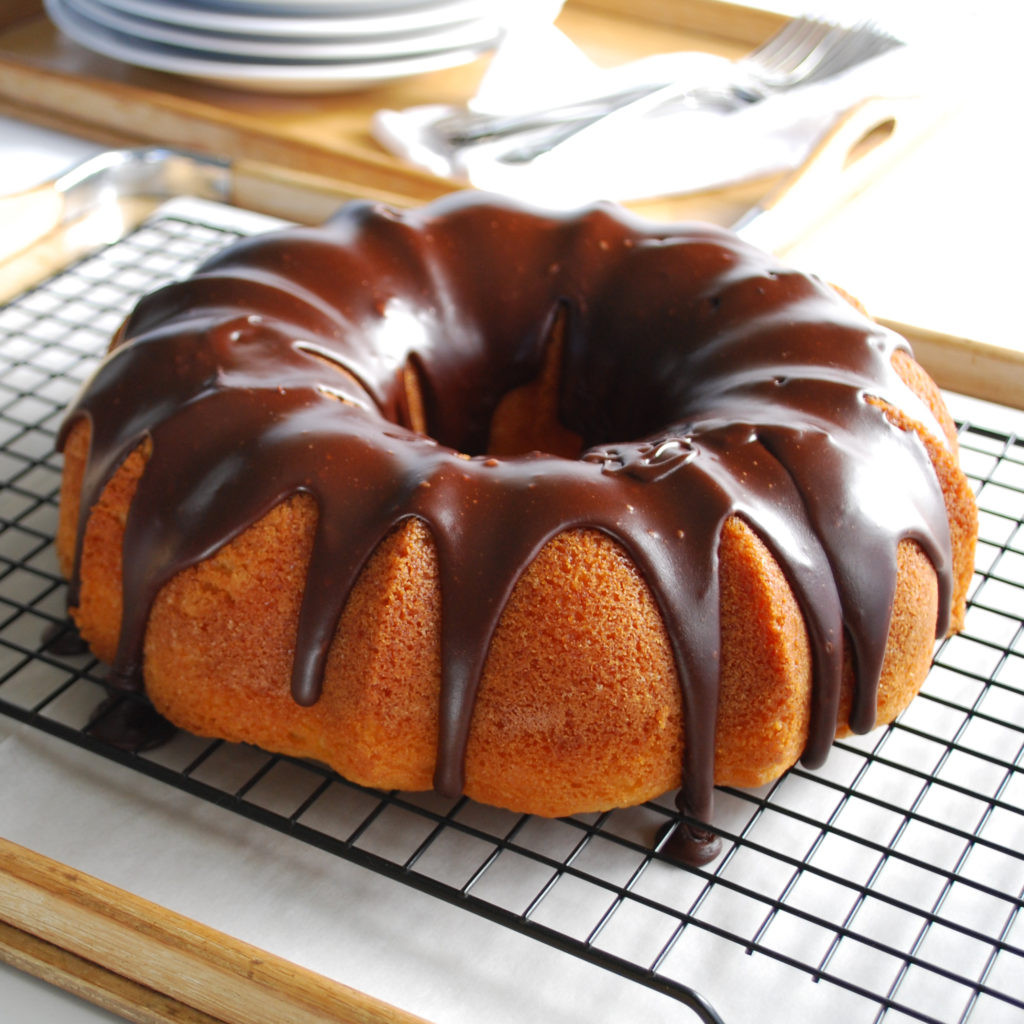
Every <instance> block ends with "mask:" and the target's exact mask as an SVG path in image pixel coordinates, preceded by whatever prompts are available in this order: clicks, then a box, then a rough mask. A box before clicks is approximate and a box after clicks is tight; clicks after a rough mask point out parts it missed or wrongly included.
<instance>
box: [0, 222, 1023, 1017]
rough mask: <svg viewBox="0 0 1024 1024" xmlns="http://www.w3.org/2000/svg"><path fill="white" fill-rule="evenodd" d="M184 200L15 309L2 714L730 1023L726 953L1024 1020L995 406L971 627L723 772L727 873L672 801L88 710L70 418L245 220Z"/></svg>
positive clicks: (1014, 751) (6, 401)
mask: <svg viewBox="0 0 1024 1024" xmlns="http://www.w3.org/2000/svg"><path fill="white" fill-rule="evenodd" d="M172 209H173V207H172V208H168V210H166V211H164V212H162V213H158V214H157V215H156V216H155V217H154V218H152V219H151V220H150V221H149V222H147V223H146V224H144V225H143V226H142V227H141V228H139V229H137V230H135V231H134V232H133V233H131V234H130V235H128V236H127V237H126V238H123V239H121V240H119V241H117V242H115V243H113V244H111V245H109V246H108V247H106V248H104V249H103V250H102V251H100V252H98V253H96V254H93V255H91V256H89V257H87V258H85V259H82V260H81V261H79V262H76V263H75V264H74V265H73V266H71V267H68V268H66V269H64V270H63V271H62V272H60V273H58V274H56V275H55V276H54V277H52V278H51V279H49V280H48V281H46V282H44V283H43V284H41V285H39V286H38V287H35V288H33V289H32V290H30V291H28V292H26V293H24V294H22V295H21V296H19V297H18V298H16V299H15V300H14V301H13V302H11V303H10V304H9V305H8V306H7V307H6V308H4V309H2V310H0V478H2V480H3V490H2V491H0V711H3V712H4V713H5V714H7V715H9V716H11V717H12V718H14V719H17V720H20V721H23V722H28V723H31V724H32V725H34V726H36V727H38V728H39V729H42V730H44V731H46V732H48V733H51V734H55V735H57V736H60V737H62V738H64V739H66V740H69V741H70V742H73V743H75V744H78V745H80V746H83V747H86V748H88V749H90V750H92V751H94V752H95V753H96V754H97V755H102V756H105V757H108V758H111V759H113V760H115V761H119V762H122V763H123V764H126V765H128V766H130V767H131V768H133V769H135V770H137V771H140V772H143V773H145V774H147V775H149V776H152V777H155V778H157V779H159V780H161V781H163V782H165V783H167V784H169V785H171V786H175V787H178V788H179V789H182V790H184V791H186V792H188V793H191V794H194V795H195V796H196V797H200V798H204V799H207V800H211V801H214V802H215V803H217V804H219V805H221V806H222V807H224V808H228V809H230V810H231V811H234V812H236V813H238V814H241V815H244V816H245V817H247V818H250V819H254V820H255V821H257V822H260V823H262V824H263V825H265V826H267V827H269V828H272V829H277V830H279V831H281V832H284V833H287V834H288V835H290V836H292V837H293V838H294V839H295V841H297V842H303V843H310V844H313V845H314V846H316V847H319V848H321V849H323V850H326V851H329V852H331V853H333V854H336V855H337V856H339V857H342V858H345V859H347V860H349V861H352V862H355V863H357V864H360V865H363V866H364V867H366V868H368V869H370V870H372V871H375V872H378V873H380V874H382V875H384V876H387V877H389V878H392V879H395V880H397V881H399V882H401V883H404V884H406V885H409V886H413V887H414V888H416V889H419V890H421V891H423V892H426V893H429V894H431V895H433V896H435V897H437V898H438V899H441V900H444V901H445V902H447V903H450V904H454V905H456V906H460V907H463V908H465V910H466V911H467V912H471V913H474V914H478V915H482V916H483V917H485V918H488V919H490V920H492V921H494V922H497V923H499V924H501V925H503V926H506V927H508V928H510V929H513V930H515V931H518V932H520V933H524V934H526V935H529V936H532V937H533V938H535V939H538V940H540V941H541V942H543V943H547V944H549V945H551V946H554V947H556V948H558V949H560V950H562V951H567V952H569V953H572V954H574V955H576V956H578V957H580V958H582V959H584V960H587V961H590V962H592V963H595V964H598V965H600V966H602V967H604V968H607V969H608V970H610V971H612V972H615V973H616V974H619V975H621V976H623V977H625V978H628V979H632V980H634V981H635V982H637V983H638V984H640V985H644V986H647V987H648V988H651V989H654V990H656V991H659V992H661V993H663V994H664V995H666V996H667V997H669V998H670V999H674V1000H677V1001H678V1002H679V1003H680V1004H682V1006H681V1007H680V1010H679V1012H680V1014H681V1016H680V1019H681V1020H682V1019H702V1020H706V1021H716V1020H719V1016H718V1014H717V1012H716V1010H715V1008H714V1006H713V1005H712V1003H713V1002H714V1000H711V1001H710V1002H709V1001H707V1000H705V999H704V998H703V997H702V996H701V995H699V994H698V992H697V991H695V989H696V988H700V987H702V984H703V982H702V980H701V979H706V978H707V977H708V975H707V973H706V971H705V970H704V969H703V968H702V966H701V965H707V964H709V963H713V964H715V965H716V970H717V971H718V975H719V976H721V975H722V974H723V973H724V974H725V982H724V983H725V984H726V985H746V984H752V983H754V982H752V981H751V980H750V979H756V978H758V977H761V976H762V974H761V972H763V971H764V970H766V969H768V970H771V969H777V970H781V971H784V972H787V973H788V974H789V975H792V978H793V980H792V981H791V984H792V985H801V984H805V985H811V984H818V985H819V986H822V987H831V991H832V992H834V993H835V995H836V998H837V1000H838V999H839V998H840V996H841V997H842V1000H843V1004H842V1005H843V1006H844V1007H850V1006H853V1007H855V1008H857V1009H858V1011H859V1014H860V1015H858V1016H857V1017H856V1019H858V1020H860V1019H863V1020H875V1021H880V1020H883V1019H884V1020H886V1021H887V1022H892V1021H904V1020H922V1021H931V1020H935V1021H939V1020H941V1021H943V1022H946V1024H948V1022H950V1021H967V1020H970V1021H973V1022H979V1021H980V1022H986V1024H987V1022H990V1021H1001V1020H1006V1021H1009V1020H1021V1019H1024V914H1022V912H1021V909H1022V895H1024V765H1022V759H1024V621H1022V614H1024V440H1021V439H1020V438H1018V437H1015V436H1013V435H1010V434H1006V433H1001V432H1000V431H998V430H994V429H990V428H989V427H988V426H986V425H984V424H981V423H965V424H964V425H963V426H962V429H961V446H962V458H963V462H964V465H965V468H966V470H967V472H968V474H969V476H970V477H971V480H972V483H973V485H974V487H975V491H976V493H977V495H978V499H979V503H980V507H981V535H980V542H979V549H978V561H977V573H976V577H975V580H974V584H973V588H972V592H971V601H970V607H969V611H968V616H967V627H966V630H965V631H964V632H963V633H962V634H960V635H959V636H956V637H954V638H952V639H949V640H947V641H945V642H944V643H943V644H942V645H941V647H940V648H939V650H938V653H937V656H936V660H935V666H934V668H933V670H932V672H931V674H930V676H929V678H928V681H927V683H926V685H925V688H924V690H923V692H922V694H921V696H920V697H919V698H918V699H917V700H916V701H915V702H914V703H913V704H912V705H911V707H910V708H909V709H908V710H907V712H905V713H904V715H903V716H902V717H901V718H900V720H899V721H897V722H896V723H895V724H893V725H892V726H891V727H889V728H886V729H883V730H880V731H877V732H875V733H872V734H870V735H868V736H865V737H860V738H857V739H854V740H848V741H843V742H840V743H838V744H836V747H835V749H834V751H833V753H832V755H831V757H830V758H829V761H828V763H827V764H826V766H825V767H824V768H823V769H821V770H819V771H817V772H814V773H810V772H806V771H804V770H803V769H801V768H795V769H793V770H792V771H790V772H789V773H788V774H787V775H786V776H784V777H783V778H782V779H781V780H779V781H778V782H777V783H775V784H774V785H772V786H771V787H768V788H765V789H763V790H758V791H754V792H743V791H737V790H720V791H719V793H718V797H717V800H718V805H717V806H718V815H717V817H716V825H718V826H720V827H721V830H722V834H723V836H724V852H723V855H722V856H721V857H720V858H719V859H718V860H717V861H716V862H714V863H713V864H711V865H708V867H707V868H705V869H695V870H692V869H682V868H679V867H677V866H675V865H670V864H669V863H668V862H667V861H666V860H665V859H663V858H662V857H661V855H660V853H659V852H658V851H657V849H656V848H655V847H654V846H652V837H654V836H656V835H657V834H658V832H659V829H660V828H661V826H663V825H664V824H665V823H666V822H668V821H670V820H671V819H672V816H673V804H672V802H671V797H666V798H665V799H664V800H663V801H655V802H652V803H649V804H647V805H645V806H643V807H640V808H634V809H632V810H622V811H615V812H613V813H609V814H604V815H592V816H585V817H580V818H572V819H566V820H560V821H542V820H539V819H534V818H529V817H522V816H517V815H512V814H509V813H506V812H500V811H495V810H494V809H490V808H484V807H480V806H479V805H475V804H473V803H471V802H469V801H466V800H458V801H454V802H452V801H444V800H442V799H440V798H439V797H437V796H435V795H433V794H428V795H409V794H398V793H393V794H382V793H378V792H374V791H370V790H366V789H362V788H360V787H357V786H353V785H351V784H349V783H347V782H345V781H344V780H342V779H340V778H338V777H337V776H335V775H333V774H332V773H330V772H329V771H327V770H326V769H323V768H321V767H319V766H317V765H313V764H308V763H305V762H299V761H294V760H290V759H288V758H283V757H276V756H271V755H268V754H265V753H263V752H260V751H257V750H254V749H252V748H248V747H240V746H233V745H229V744H224V743H221V742H210V741H207V740H200V739H198V738H196V737H192V736H187V735H185V734H177V735H176V736H175V737H174V738H172V739H171V740H170V741H169V742H168V743H167V744H165V745H164V746H163V747H161V748H159V749H157V750H155V751H152V752H149V753H146V754H130V753H124V752H122V751H119V750H117V749H114V748H111V747H108V746H106V745H105V744H104V743H103V742H102V741H101V740H99V739H97V738H96V737H95V736H94V735H93V734H92V733H91V732H89V731H87V729H86V723H87V721H88V719H89V717H90V715H91V714H92V712H93V710H94V709H95V708H96V706H97V705H98V704H99V703H100V702H101V701H102V699H103V697H104V696H105V693H106V691H105V689H104V686H103V678H104V669H103V666H101V665H99V664H98V663H97V662H96V661H95V660H94V659H92V658H91V657H90V656H88V655H83V654H76V653H62V646H61V644H60V631H61V629H62V627H63V625H64V621H65V620H64V585H63V581H62V580H61V578H60V576H59V573H58V572H57V570H56V564H55V560H54V555H53V547H52V538H53V534H54V529H55V524H56V498H57V493H58V487H59V475H60V461H59V457H58V456H57V455H56V454H55V453H54V450H53V443H54V436H55V432H56V430H57V428H58V426H59V423H60V420H61V417H62V413H63V410H64V408H65V406H66V404H67V403H68V401H69V400H70V399H71V398H72V397H73V395H74V394H75V392H76V391H77V389H78V386H79V385H80V383H81V382H82V381H83V380H84V379H85V378H86V377H87V376H88V375H89V373H90V372H91V370H92V369H93V367H94V366H95V365H96V363H97V361H98V359H99V357H100V354H101V353H102V351H103V350H104V348H105V346H106V344H107V340H108V338H109V337H110V335H111V334H112V332H113V331H114V329H115V328H116V326H117V324H118V323H119V321H120V319H121V317H122V316H123V315H124V313H125V312H126V311H127V309H128V308H129V307H130V306H131V305H132V303H133V302H134V300H135V298H136V297H137V296H138V295H139V294H140V293H143V292H145V291H148V290H150V289H151V288H153V287H155V286H157V285H159V284H161V283H163V282H164V281H166V280H167V279H169V278H172V277H175V276H178V275H181V274H183V273H185V272H187V271H188V270H189V269H190V268H191V267H192V266H193V265H194V263H195V262H197V261H198V260H199V259H201V258H202V257H203V256H205V255H206V254H208V253H209V252H211V251H213V250H215V249H217V248H219V247H220V246H222V245H223V244H225V243H226V242H228V241H230V240H231V239H232V238H234V237H237V236H238V234H240V233H241V231H239V230H234V229H231V228H229V227H225V226H224V225H223V224H220V223H214V222H206V221H205V219H204V218H202V217H200V216H198V215H194V214H189V215H188V216H183V215H181V214H180V213H173V212H170V210H172ZM55 638H56V640H55ZM730 972H731V974H730ZM763 1019H767V1015H766V1016H765V1018H763ZM844 1019H845V1020H852V1019H854V1017H853V1016H844ZM728 1024H731V1022H728Z"/></svg>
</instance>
